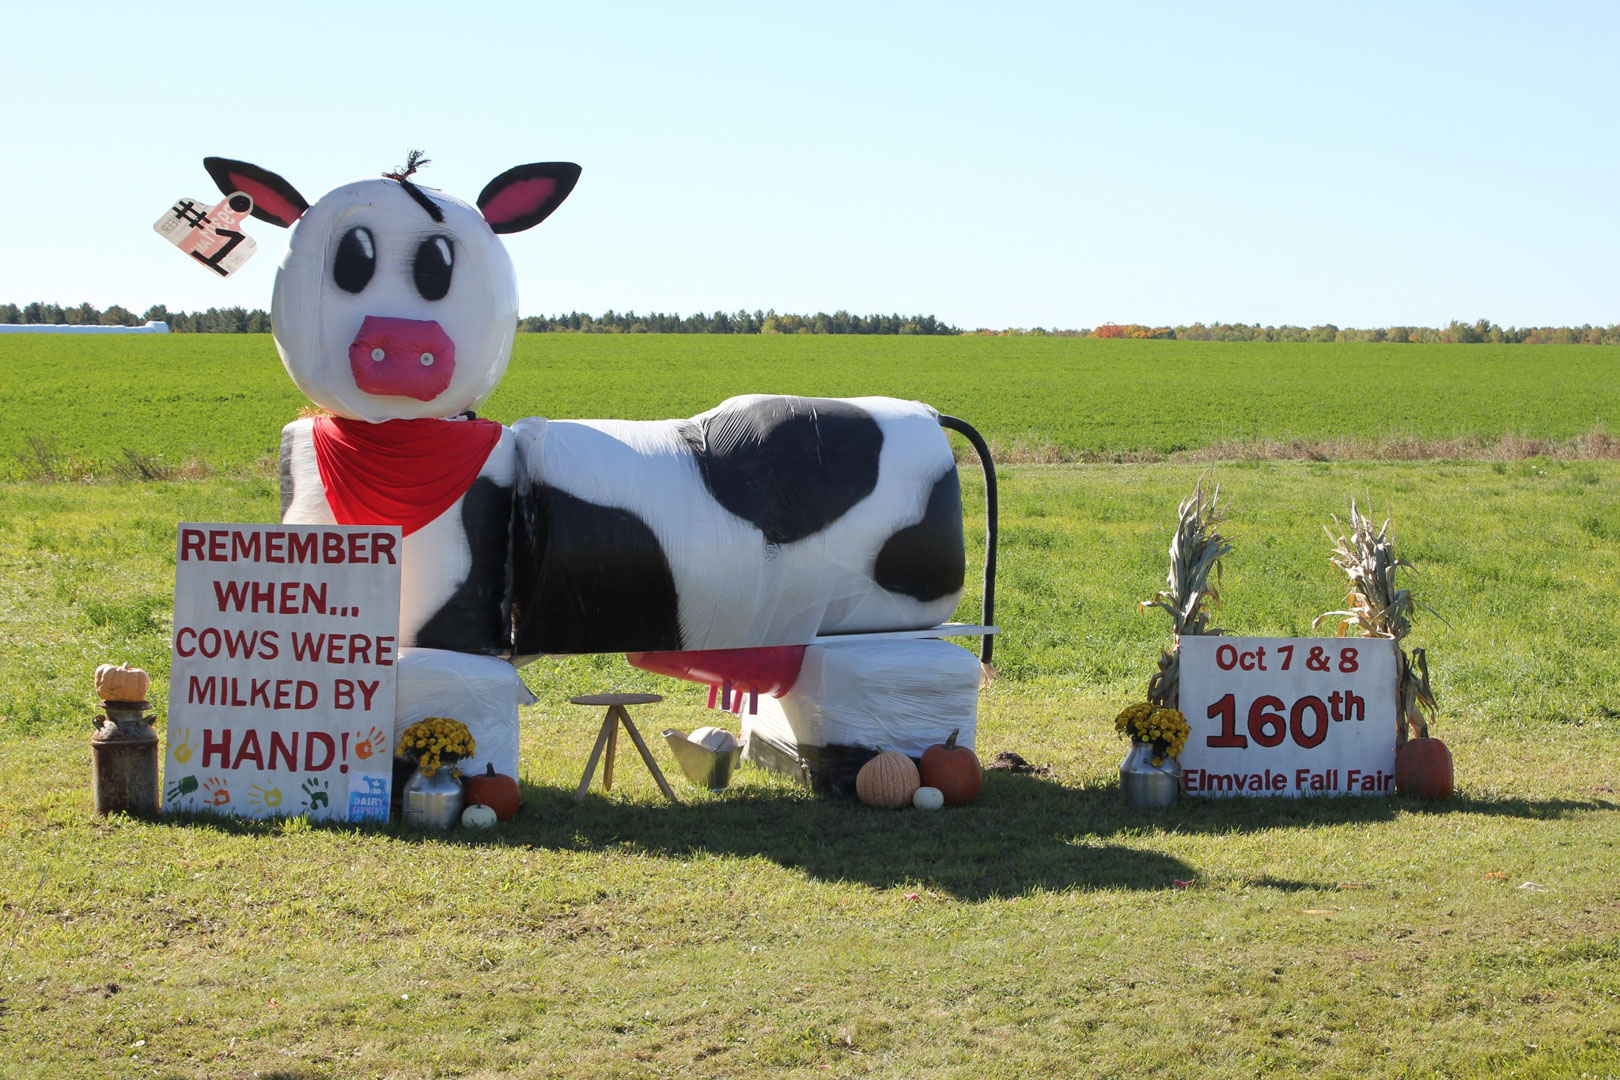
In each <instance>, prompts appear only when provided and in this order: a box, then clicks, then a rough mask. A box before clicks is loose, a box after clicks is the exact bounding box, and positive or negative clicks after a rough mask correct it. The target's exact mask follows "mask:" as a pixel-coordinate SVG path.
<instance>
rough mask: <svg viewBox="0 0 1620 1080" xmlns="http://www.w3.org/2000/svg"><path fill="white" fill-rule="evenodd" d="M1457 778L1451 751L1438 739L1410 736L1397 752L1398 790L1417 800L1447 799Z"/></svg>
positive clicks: (1399, 792)
mask: <svg viewBox="0 0 1620 1080" xmlns="http://www.w3.org/2000/svg"><path fill="white" fill-rule="evenodd" d="M1454 779H1455V774H1454V773H1453V770H1452V767H1451V751H1450V750H1448V749H1447V748H1446V744H1445V743H1443V742H1441V741H1440V740H1439V739H1430V738H1422V739H1408V740H1406V743H1405V744H1404V745H1403V746H1402V747H1401V748H1400V750H1398V751H1397V752H1396V754H1395V791H1396V793H1397V794H1400V795H1410V796H1412V798H1414V799H1447V798H1450V797H1451V786H1452V782H1453V780H1454Z"/></svg>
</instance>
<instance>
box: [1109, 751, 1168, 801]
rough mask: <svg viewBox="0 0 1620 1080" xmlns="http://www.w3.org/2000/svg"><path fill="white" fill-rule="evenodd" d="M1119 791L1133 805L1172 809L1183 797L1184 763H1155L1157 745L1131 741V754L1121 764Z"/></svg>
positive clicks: (1166, 761) (1166, 760) (1165, 761)
mask: <svg viewBox="0 0 1620 1080" xmlns="http://www.w3.org/2000/svg"><path fill="white" fill-rule="evenodd" d="M1119 789H1120V791H1121V792H1122V793H1123V794H1124V796H1125V801H1126V802H1127V803H1129V804H1130V805H1132V806H1147V807H1157V806H1169V805H1170V804H1171V803H1173V802H1175V801H1176V799H1178V798H1180V797H1181V762H1180V761H1178V760H1176V759H1175V758H1166V759H1164V764H1163V765H1155V764H1153V744H1152V743H1146V742H1138V741H1136V740H1135V739H1132V740H1131V752H1130V753H1129V754H1126V755H1125V760H1124V761H1122V762H1120V765H1119Z"/></svg>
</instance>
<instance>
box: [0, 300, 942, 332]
mask: <svg viewBox="0 0 1620 1080" xmlns="http://www.w3.org/2000/svg"><path fill="white" fill-rule="evenodd" d="M153 320H156V321H158V322H166V323H168V324H169V329H170V330H171V331H173V332H174V333H177V334H188V333H199V334H268V333H269V332H270V315H269V313H267V312H265V311H262V310H260V309H258V308H254V309H252V310H248V309H246V308H239V307H229V308H209V309H208V310H207V311H197V312H185V311H170V310H169V309H168V308H167V307H166V306H164V305H163V304H153V305H152V306H151V307H149V308H147V309H146V311H144V312H143V313H142V314H140V315H139V316H137V315H135V314H134V313H132V312H131V311H129V310H128V309H127V308H123V307H120V306H119V305H117V304H114V305H113V306H112V307H110V308H108V309H107V310H106V311H98V310H97V309H96V307H95V306H94V305H93V304H88V303H85V304H80V305H79V306H78V307H63V306H62V305H60V304H46V303H40V302H38V301H35V302H34V303H31V304H27V305H25V306H23V307H21V308H19V307H18V306H17V305H16V304H0V323H36V324H37V323H46V324H61V323H67V324H69V325H86V324H88V325H97V324H99V325H102V326H140V325H141V324H142V323H145V322H149V321H153ZM518 330H519V331H521V332H524V333H573V334H960V333H961V332H962V331H961V330H959V329H957V328H956V327H954V326H951V325H949V324H947V323H942V322H940V321H939V320H938V319H936V318H935V317H934V316H932V315H851V314H850V313H849V312H847V311H835V312H833V313H832V314H831V315H829V314H827V313H826V312H825V311H818V312H816V313H815V314H814V315H778V314H777V313H776V312H775V311H774V310H772V311H732V312H726V311H716V312H714V313H713V314H710V315H701V314H700V315H687V316H684V317H683V316H681V315H665V314H664V313H663V312H653V313H651V314H647V315H637V314H636V313H635V312H633V311H625V312H617V311H608V312H605V313H604V314H602V315H588V314H586V313H584V312H581V311H571V312H569V313H568V314H567V315H530V316H528V317H526V318H523V319H519V320H518Z"/></svg>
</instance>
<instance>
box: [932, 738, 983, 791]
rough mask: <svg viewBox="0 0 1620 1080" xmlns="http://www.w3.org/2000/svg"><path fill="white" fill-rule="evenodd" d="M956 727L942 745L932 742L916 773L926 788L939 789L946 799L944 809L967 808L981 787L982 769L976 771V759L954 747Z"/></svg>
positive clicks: (971, 754)
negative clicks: (946, 807) (951, 807)
mask: <svg viewBox="0 0 1620 1080" xmlns="http://www.w3.org/2000/svg"><path fill="white" fill-rule="evenodd" d="M961 731H962V729H961V728H956V729H955V730H953V731H952V732H951V734H950V737H949V738H948V739H946V740H945V742H944V743H935V744H934V745H933V746H930V747H929V748H928V749H927V750H924V751H923V756H922V766H921V768H920V770H919V772H920V774H921V776H922V782H923V785H924V786H925V787H934V788H939V791H940V794H941V795H944V796H945V805H946V806H966V805H967V804H968V803H970V802H972V801H973V800H974V799H977V798H978V797H979V788H980V787H982V786H983V785H984V770H983V769H980V768H979V757H978V755H977V754H975V753H974V752H973V751H972V750H970V749H968V748H967V747H965V746H957V745H956V736H957V735H959V734H961Z"/></svg>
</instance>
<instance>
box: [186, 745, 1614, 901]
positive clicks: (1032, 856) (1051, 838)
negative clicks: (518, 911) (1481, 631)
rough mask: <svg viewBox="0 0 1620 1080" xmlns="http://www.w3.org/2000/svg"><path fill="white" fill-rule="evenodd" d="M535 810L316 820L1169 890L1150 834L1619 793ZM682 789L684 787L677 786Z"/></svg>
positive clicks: (552, 805)
mask: <svg viewBox="0 0 1620 1080" xmlns="http://www.w3.org/2000/svg"><path fill="white" fill-rule="evenodd" d="M522 790H523V800H524V807H523V810H522V811H521V812H520V813H519V815H518V816H517V817H516V818H514V819H513V820H512V821H510V822H506V823H504V824H502V825H501V826H500V827H499V828H497V829H496V830H494V831H492V832H472V831H467V830H459V829H458V830H454V831H451V832H446V833H440V832H420V831H415V830H410V829H405V828H402V827H401V826H400V825H398V824H394V825H390V826H381V825H360V824H356V825H350V824H343V823H336V822H332V823H315V824H312V825H310V826H303V825H301V824H300V825H299V826H298V827H312V828H321V829H335V830H354V831H365V832H373V833H374V832H388V833H392V834H393V835H395V836H396V837H397V838H398V839H399V840H401V841H403V842H406V843H422V844H427V843H434V844H454V845H458V846H465V847H469V848H474V847H488V846H499V847H526V848H536V849H555V850H567V851H594V852H625V851H634V852H638V853H643V854H648V855H653V856H657V857H662V858H670V859H688V858H693V857H697V856H702V855H723V856H731V857H737V858H756V857H759V858H766V859H770V860H771V861H772V862H775V863H777V864H778V865H781V866H784V867H787V868H790V869H794V870H797V871H800V872H802V873H804V874H807V875H809V876H811V877H814V878H817V879H820V880H823V881H857V882H861V883H863V884H866V885H869V886H872V887H874V888H897V887H908V888H920V889H927V890H930V891H934V892H938V893H942V894H947V895H950V896H953V897H956V898H958V899H961V900H965V901H978V900H986V899H991V898H995V897H1005V896H1019V895H1027V894H1030V893H1034V892H1041V891H1055V892H1060V891H1068V890H1116V889H1145V890H1159V889H1168V888H1171V887H1173V886H1174V883H1175V882H1177V881H1186V880H1190V879H1192V878H1194V877H1196V876H1197V871H1196V869H1195V868H1194V867H1192V866H1191V865H1189V864H1188V863H1185V862H1183V861H1182V860H1180V859H1177V858H1174V857H1171V856H1168V855H1165V854H1162V853H1159V852H1154V851H1147V850H1142V849H1141V847H1140V846H1137V845H1133V844H1132V843H1131V840H1130V838H1131V837H1132V836H1133V835H1140V834H1142V833H1144V832H1153V833H1159V832H1169V833H1183V834H1220V833H1236V832H1248V831H1258V830H1271V829H1313V828H1323V827H1333V826H1338V825H1346V824H1371V823H1377V822H1381V821H1388V820H1392V819H1394V818H1396V817H1398V816H1400V815H1403V814H1421V815H1426V816H1427V815H1440V814H1487V815H1502V816H1511V817H1519V818H1526V819H1531V820H1542V821H1552V820H1557V819H1559V818H1562V817H1565V816H1567V815H1569V814H1572V813H1577V812H1582V811H1590V810H1604V809H1608V810H1614V809H1617V807H1616V806H1615V804H1613V803H1609V802H1605V801H1590V802H1583V801H1579V800H1573V799H1548V800H1531V799H1522V798H1505V799H1491V798H1482V797H1455V798H1453V799H1450V800H1448V801H1446V802H1442V803H1427V802H1419V801H1416V800H1410V799H1403V798H1393V797H1391V798H1372V797H1369V798H1350V797H1344V798H1317V799H1260V798H1230V799H1184V800H1182V801H1181V802H1179V803H1177V804H1176V805H1174V806H1171V807H1167V808H1164V809H1158V810H1142V809H1137V808H1133V807H1130V806H1127V805H1125V804H1124V802H1123V801H1122V800H1121V798H1120V793H1119V789H1118V788H1117V787H1116V786H1114V785H1106V786H1097V787H1084V788H1074V787H1068V786H1065V785H1063V784H1060V783H1057V782H1055V781H1053V780H1049V779H1043V778H1039V777H1032V776H1018V775H1009V774H1005V773H994V772H990V773H986V775H985V787H984V791H983V793H982V794H981V795H980V797H979V800H978V801H977V802H976V803H975V804H974V805H973V806H972V807H968V808H962V809H951V810H946V811H943V812H940V813H934V814H926V813H921V812H918V811H901V812H894V811H884V810H874V809H872V808H870V807H867V806H864V805H862V804H860V803H859V802H856V801H855V800H853V799H845V798H836V797H818V796H813V795H811V794H809V793H808V792H806V791H803V790H801V789H798V788H792V787H776V788H768V789H761V788H757V787H738V788H733V789H732V790H731V791H730V792H728V793H727V794H726V795H724V796H722V797H718V798H713V797H709V796H706V795H702V794H700V793H699V792H697V790H696V789H691V788H688V789H685V791H686V794H687V799H688V800H690V801H683V802H682V803H681V804H680V805H676V806H672V805H670V804H668V803H664V802H661V801H660V802H645V801H641V802H627V801H621V800H620V799H619V798H617V797H606V798H604V797H603V796H602V795H600V794H597V793H593V794H592V795H590V796H588V797H587V798H586V799H585V801H584V802H583V803H575V802H574V800H573V793H572V791H569V790H564V789H562V788H558V787H552V786H541V785H536V784H530V783H525V784H523V785H522ZM677 790H678V791H680V790H681V789H680V788H679V787H678V788H677ZM163 820H164V822H166V823H170V824H175V825H184V826H199V825H200V826H204V827H208V828H214V829H219V830H221V831H225V832H230V833H236V834H257V835H265V834H272V833H275V832H278V831H280V830H282V829H284V828H286V825H285V823H284V821H277V820H269V821H265V820H253V819H243V818H228V817H216V816H214V815H212V814H207V813H188V814H177V815H173V816H170V817H166V818H164V819H163ZM1258 884H1262V885H1264V886H1265V887H1266V888H1270V889H1278V890H1283V891H1299V890H1310V889H1332V888H1334V887H1335V884H1336V883H1335V882H1333V881H1327V880H1323V881H1320V882H1313V881H1293V880H1287V879H1277V878H1270V877H1268V878H1266V879H1264V880H1263V881H1261V882H1258Z"/></svg>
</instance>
